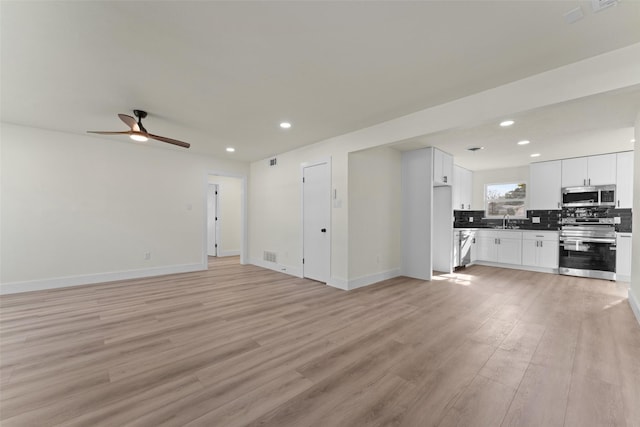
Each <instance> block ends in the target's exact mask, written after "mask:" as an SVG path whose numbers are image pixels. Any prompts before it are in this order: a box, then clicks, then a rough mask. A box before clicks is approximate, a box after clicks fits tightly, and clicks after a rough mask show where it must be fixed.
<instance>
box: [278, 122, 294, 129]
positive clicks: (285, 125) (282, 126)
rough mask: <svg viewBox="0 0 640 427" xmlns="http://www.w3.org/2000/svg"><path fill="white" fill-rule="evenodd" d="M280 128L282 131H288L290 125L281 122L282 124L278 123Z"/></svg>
mask: <svg viewBox="0 0 640 427" xmlns="http://www.w3.org/2000/svg"><path fill="white" fill-rule="evenodd" d="M280 127H281V128H282V129H289V128H290V127H291V123H289V122H282V123H280Z"/></svg>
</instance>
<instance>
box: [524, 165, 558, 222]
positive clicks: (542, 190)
mask: <svg viewBox="0 0 640 427" xmlns="http://www.w3.org/2000/svg"><path fill="white" fill-rule="evenodd" d="M561 203H562V162H561V161H560V160H554V161H551V162H540V163H531V165H529V209H532V210H533V209H535V210H549V209H560V208H561Z"/></svg>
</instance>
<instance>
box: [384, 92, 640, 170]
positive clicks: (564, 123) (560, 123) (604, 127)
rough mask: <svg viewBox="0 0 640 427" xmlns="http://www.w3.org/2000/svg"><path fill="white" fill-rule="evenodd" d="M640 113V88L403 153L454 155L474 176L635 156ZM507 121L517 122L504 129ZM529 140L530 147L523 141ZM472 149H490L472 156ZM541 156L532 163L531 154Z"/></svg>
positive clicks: (405, 145)
mask: <svg viewBox="0 0 640 427" xmlns="http://www.w3.org/2000/svg"><path fill="white" fill-rule="evenodd" d="M639 112H640V86H634V87H629V88H626V89H623V90H618V91H613V92H609V93H604V94H600V95H594V96H589V97H585V98H581V99H577V100H574V101H571V102H565V103H562V104H556V105H551V106H548V107H545V108H540V109H536V110H532V111H528V112H525V113H519V114H512V115H510V116H508V117H502V118H500V120H495V121H492V122H488V123H479V124H476V125H473V124H469V126H468V127H465V128H461V129H450V130H447V131H445V132H438V133H434V134H430V135H424V136H421V137H417V138H412V139H410V140H406V141H401V142H398V143H396V144H393V145H392V146H393V147H394V148H396V149H398V150H400V151H408V150H415V149H417V148H422V147H429V146H434V147H438V148H440V149H442V150H444V151H446V152H448V153H451V154H453V156H454V158H455V163H456V164H458V165H460V166H462V167H465V168H467V169H470V170H484V169H500V168H504V167H515V166H524V165H527V164H529V163H532V162H541V161H546V160H557V159H566V158H569V157H578V156H586V155H595V154H604V153H611V152H616V151H627V150H633V143H632V142H631V140H632V139H633V138H634V122H635V118H636V115H637V114H638V113H639ZM502 119H511V120H513V121H515V123H514V124H513V125H512V126H509V127H505V128H503V127H500V121H501V120H502ZM522 140H528V141H530V143H529V144H527V145H522V146H521V145H518V144H517V143H518V141H522ZM470 147H484V149H482V150H478V151H473V152H472V151H469V150H468V148H470ZM534 153H537V154H540V156H539V157H531V154H534Z"/></svg>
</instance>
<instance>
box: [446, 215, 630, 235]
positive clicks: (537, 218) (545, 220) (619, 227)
mask: <svg viewBox="0 0 640 427" xmlns="http://www.w3.org/2000/svg"><path fill="white" fill-rule="evenodd" d="M561 214H562V211H561V210H560V209H553V210H545V211H543V210H530V211H527V218H526V219H524V218H510V219H509V225H510V226H512V227H514V226H515V227H517V228H521V229H524V230H560V217H561ZM484 215H485V213H484V211H455V210H454V211H453V217H454V222H453V227H454V228H491V227H499V226H502V218H484ZM607 216H608V217H609V218H615V217H620V223H619V224H616V231H618V232H621V233H631V209H608V210H607ZM472 219H473V220H472Z"/></svg>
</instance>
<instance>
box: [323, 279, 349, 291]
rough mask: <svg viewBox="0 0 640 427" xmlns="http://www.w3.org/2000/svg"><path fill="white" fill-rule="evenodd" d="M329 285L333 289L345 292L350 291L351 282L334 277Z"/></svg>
mask: <svg viewBox="0 0 640 427" xmlns="http://www.w3.org/2000/svg"><path fill="white" fill-rule="evenodd" d="M327 285H329V286H331V287H332V288H336V289H342V290H343V291H348V290H349V281H348V280H345V279H340V278H338V277H332V278H331V279H329V280H328V281H327Z"/></svg>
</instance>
